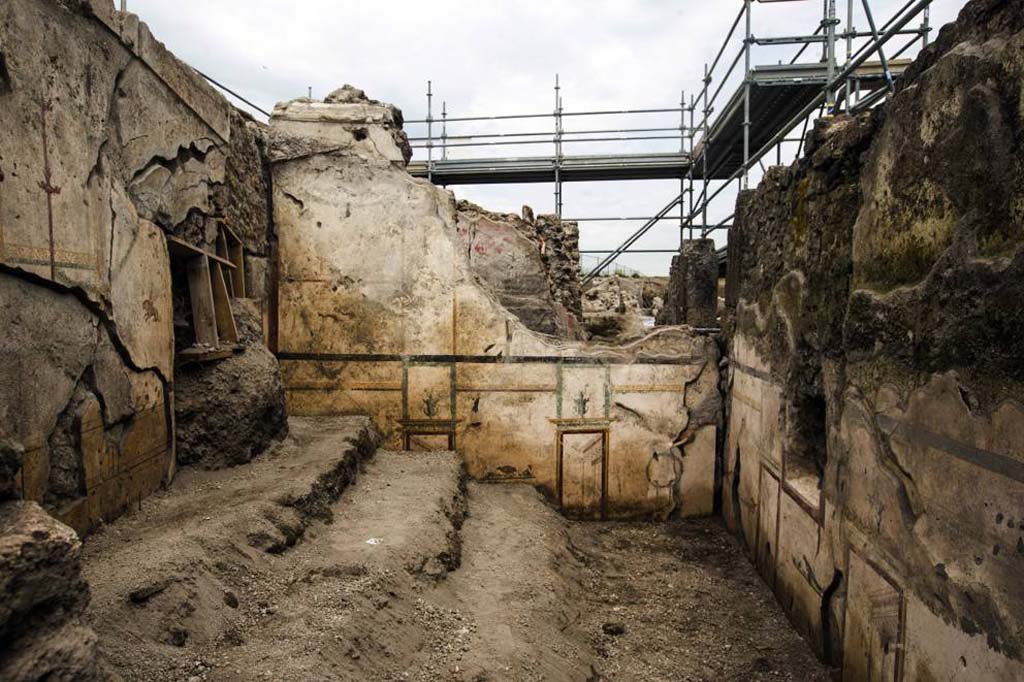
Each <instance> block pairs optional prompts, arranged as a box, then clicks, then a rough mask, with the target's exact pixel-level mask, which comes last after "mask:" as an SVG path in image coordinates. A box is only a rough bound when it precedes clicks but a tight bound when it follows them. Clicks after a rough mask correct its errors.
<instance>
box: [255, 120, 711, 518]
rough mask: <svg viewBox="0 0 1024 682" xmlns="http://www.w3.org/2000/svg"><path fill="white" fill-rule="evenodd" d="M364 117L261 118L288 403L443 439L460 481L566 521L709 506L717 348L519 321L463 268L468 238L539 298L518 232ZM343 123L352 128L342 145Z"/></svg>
mask: <svg viewBox="0 0 1024 682" xmlns="http://www.w3.org/2000/svg"><path fill="white" fill-rule="evenodd" d="M313 110H315V111H317V112H321V114H320V115H319V116H318V117H317V119H316V120H315V121H312V120H310V118H311V116H310V115H309V114H308V111H313ZM377 120H382V112H379V111H376V110H375V109H374V108H373V107H372V106H371V107H369V108H368V109H365V110H359V111H353V110H345V109H340V108H332V105H330V104H325V103H316V102H313V103H307V102H299V103H289V104H287V105H282V106H279V107H278V108H277V109H275V112H274V116H273V118H272V126H271V127H272V140H271V145H270V149H271V164H272V171H273V197H274V198H273V206H274V217H275V224H276V227H277V230H278V234H279V239H280V264H281V265H280V268H281V269H280V291H279V299H278V300H279V306H278V308H279V315H280V317H279V324H278V327H279V334H280V336H279V358H280V359H281V361H282V368H283V372H284V380H285V385H286V389H287V394H288V407H289V411H290V412H292V413H294V414H337V413H347V412H358V413H362V414H370V415H372V416H373V417H374V421H375V423H376V424H377V426H378V428H379V429H380V430H381V431H382V432H383V434H384V437H385V440H386V443H387V445H388V446H389V447H406V448H412V449H446V448H455V449H457V450H458V451H459V452H460V453H461V454H462V455H463V456H464V458H465V461H466V465H467V468H468V470H469V472H470V474H471V475H473V476H475V477H477V478H480V479H484V480H496V481H516V482H522V483H530V484H534V485H537V486H539V487H540V488H541V489H542V490H544V491H545V492H546V493H547V494H548V495H549V496H550V497H551V498H552V499H554V500H555V501H556V502H558V503H560V504H561V506H562V507H563V509H565V510H566V511H567V512H568V513H571V514H577V515H580V516H592V517H597V516H636V515H667V514H669V513H672V512H673V511H677V512H679V513H681V514H684V515H701V514H708V513H710V512H711V511H712V508H713V501H714V480H715V440H716V433H717V424H718V421H719V418H720V417H719V414H720V403H721V401H720V394H719V391H718V369H717V363H718V350H717V347H716V344H715V343H714V341H713V340H712V339H710V338H707V337H702V336H698V335H695V334H691V333H689V332H687V331H685V330H683V329H680V328H665V329H663V330H660V331H658V332H656V333H654V334H651V335H649V336H646V337H644V338H641V339H639V340H637V341H635V342H633V343H631V344H626V345H621V346H608V345H598V344H585V343H581V342H578V341H571V340H560V339H558V338H555V337H552V336H547V335H542V334H538V333H537V332H535V331H533V330H531V329H530V328H529V327H528V326H527V324H526V323H525V321H524V320H523V319H522V317H523V316H522V315H518V316H517V315H516V314H515V312H514V310H515V308H514V306H509V307H506V306H505V305H503V302H505V301H511V300H512V299H511V298H510V291H509V289H508V287H507V286H505V285H502V286H497V287H496V286H494V283H495V282H502V281H504V280H503V279H502V277H501V273H495V272H491V273H490V274H488V275H487V276H486V277H481V276H480V272H481V269H482V268H483V269H488V268H492V267H496V266H494V265H491V264H487V265H486V266H484V262H482V261H479V260H478V261H477V262H476V265H475V266H474V259H475V255H480V254H478V252H477V251H476V250H475V248H474V247H475V246H476V245H480V244H482V242H479V241H478V240H479V239H480V232H481V230H483V231H486V233H487V236H488V239H489V240H490V241H488V242H487V243H488V244H491V245H494V246H497V245H499V244H505V245H508V247H509V248H510V249H512V250H513V257H511V258H510V259H509V260H508V261H507V262H508V263H509V264H510V267H521V268H522V272H523V273H525V274H527V275H528V276H529V278H530V281H532V282H533V283H534V285H538V286H534V287H531V288H532V289H533V290H534V295H536V294H537V289H538V288H539V290H540V292H541V293H543V291H544V289H545V288H546V287H540V286H539V285H540V284H541V283H542V282H543V279H542V277H543V274H544V271H543V269H542V268H540V267H539V265H538V263H537V262H536V259H535V258H527V257H526V255H527V251H525V250H524V249H523V247H521V246H516V245H515V242H516V240H518V239H519V237H520V235H521V234H522V231H524V230H525V229H526V228H525V227H524V226H523V225H520V224H519V223H516V224H517V225H519V227H512V228H509V227H508V223H510V222H515V220H514V217H511V218H510V217H507V216H506V217H502V218H501V219H500V220H498V219H495V218H492V217H491V216H490V215H489V214H485V213H482V212H480V211H479V210H477V209H470V208H469V207H467V206H463V209H464V210H463V211H462V212H460V210H459V206H458V205H457V204H456V202H455V199H454V197H453V196H452V194H451V193H449V192H446V191H444V190H441V189H440V188H438V187H436V186H434V185H432V184H430V183H428V182H425V181H422V180H417V179H415V178H413V177H411V176H410V175H409V174H408V173H407V172H406V171H405V168H404V162H403V160H401V159H400V158H397V157H395V156H394V155H391V154H388V153H387V147H386V146H384V148H382V147H381V146H380V145H379V143H378V142H375V139H380V136H379V135H378V137H377V138H375V136H374V135H375V134H374V132H373V126H374V125H375V124H374V121H377ZM356 125H367V126H370V130H369V131H368V134H367V135H365V136H362V137H361V138H357V137H355V136H348V137H346V136H345V135H346V134H347V131H348V130H350V129H351V128H352V127H353V126H356ZM333 126H337V129H335V128H333ZM542 220H543V219H538V220H537V221H536V222H541V221H542ZM460 221H461V222H460ZM522 222H523V224H532V223H533V222H535V221H531V220H524V221H522ZM460 226H461V228H462V230H463V234H461V235H460V234H459V230H460ZM503 226H504V227H503ZM544 229H549V228H544ZM473 230H477V233H476V235H473V234H472V232H473ZM541 232H542V234H546V235H551V234H552V233H551V232H544V230H541ZM542 254H543V250H542ZM491 258H495V257H494V256H493V255H492V256H491ZM501 262H503V261H500V260H494V261H491V263H501ZM488 280H489V281H490V282H489V283H488ZM577 291H578V289H577ZM573 295H574V296H576V295H578V293H577V294H573ZM555 298H556V300H557V296H555ZM510 307H511V308H512V309H511V310H510Z"/></svg>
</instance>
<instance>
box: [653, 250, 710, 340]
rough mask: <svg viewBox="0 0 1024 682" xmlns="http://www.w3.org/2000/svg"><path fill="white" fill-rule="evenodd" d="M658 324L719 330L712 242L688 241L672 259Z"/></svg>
mask: <svg viewBox="0 0 1024 682" xmlns="http://www.w3.org/2000/svg"><path fill="white" fill-rule="evenodd" d="M657 322H658V324H688V325H690V326H691V327H697V328H698V329H708V328H717V327H718V258H717V256H716V254H715V242H714V240H712V239H687V240H685V241H684V242H683V244H682V246H681V247H680V249H679V255H677V256H673V257H672V266H671V268H670V269H669V283H668V291H667V295H666V296H665V304H664V306H662V308H661V311H660V313H659V314H658V318H657Z"/></svg>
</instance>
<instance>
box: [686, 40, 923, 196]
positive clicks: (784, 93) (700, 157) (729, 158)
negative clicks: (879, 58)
mask: <svg viewBox="0 0 1024 682" xmlns="http://www.w3.org/2000/svg"><path fill="white" fill-rule="evenodd" d="M909 65H910V60H909V59H904V60H898V61H891V62H889V70H890V72H891V74H892V77H893V78H894V79H896V78H899V77H900V76H901V75H902V74H903V71H904V70H905V69H906V68H907V67H908V66H909ZM853 78H854V79H855V80H857V81H859V82H860V85H861V87H862V88H863V90H864V91H865V92H867V93H870V92H872V91H875V90H877V89H878V88H882V87H885V86H886V82H885V71H884V69H883V68H882V65H881V64H878V63H868V64H864V65H863V66H861V67H860V68H859V69H857V70H856V72H855V74H854V76H853ZM828 79H829V73H828V67H827V65H826V64H783V65H772V66H761V67H757V68H754V69H752V70H751V75H750V80H751V87H750V120H751V121H752V124H751V127H750V152H751V153H754V152H756V151H757V150H759V149H761V148H762V147H763V146H764V145H765V144H767V143H768V142H769V141H771V139H772V138H773V137H775V135H776V134H777V133H778V132H779V131H780V130H782V128H783V126H785V125H786V124H787V123H788V122H789V121H790V120H791V119H792V118H793V117H794V116H795V115H796V114H797V113H799V112H800V110H802V109H803V108H804V107H805V106H807V105H808V104H809V103H811V102H812V101H814V98H815V97H817V96H818V95H820V94H821V91H822V88H823V87H824V86H825V84H826V83H828ZM744 109H745V107H744V89H743V88H742V87H740V88H738V89H737V90H736V92H735V93H734V94H733V96H732V98H731V99H730V100H729V102H728V103H727V104H726V105H725V107H724V109H723V110H722V113H721V114H720V115H719V116H718V117H717V118H716V119H715V122H714V124H712V125H711V127H710V129H709V131H708V133H707V135H706V140H708V141H707V142H703V141H702V142H701V143H700V144H698V145H697V147H696V148H695V149H694V150H693V164H694V167H693V177H694V178H695V179H703V173H704V154H705V153H707V162H708V163H707V175H708V178H709V179H712V180H727V179H729V178H730V177H732V176H733V174H734V173H736V172H737V171H738V170H739V169H740V168H741V167H742V165H743V156H744V154H743V119H744Z"/></svg>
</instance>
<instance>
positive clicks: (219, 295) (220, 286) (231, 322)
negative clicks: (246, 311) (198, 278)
mask: <svg viewBox="0 0 1024 682" xmlns="http://www.w3.org/2000/svg"><path fill="white" fill-rule="evenodd" d="M210 279H211V281H212V284H213V308H214V313H215V314H216V316H217V332H218V335H219V337H220V341H221V343H238V329H237V327H235V317H234V315H233V314H232V313H231V299H230V297H229V295H228V286H227V283H226V282H225V279H224V268H223V267H222V266H221V264H220V263H216V262H214V263H211V268H210Z"/></svg>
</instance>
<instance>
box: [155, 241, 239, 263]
mask: <svg viewBox="0 0 1024 682" xmlns="http://www.w3.org/2000/svg"><path fill="white" fill-rule="evenodd" d="M167 252H168V253H170V254H171V257H172V258H195V257H196V256H206V257H207V258H209V259H211V260H214V261H217V262H218V263H220V264H221V265H223V266H225V267H228V268H234V267H235V264H234V263H232V262H231V261H230V260H228V259H227V258H221V257H220V256H218V255H217V254H215V253H210V252H209V251H204V250H203V249H200V248H199V247H198V246H193V245H192V244H189V243H188V242H187V241H185V240H184V239H182V238H181V237H175V236H173V235H168V237H167Z"/></svg>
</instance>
